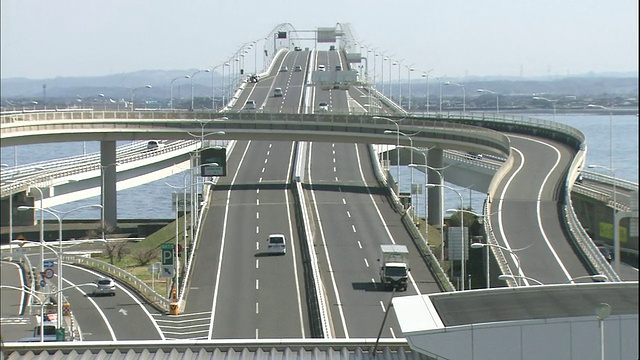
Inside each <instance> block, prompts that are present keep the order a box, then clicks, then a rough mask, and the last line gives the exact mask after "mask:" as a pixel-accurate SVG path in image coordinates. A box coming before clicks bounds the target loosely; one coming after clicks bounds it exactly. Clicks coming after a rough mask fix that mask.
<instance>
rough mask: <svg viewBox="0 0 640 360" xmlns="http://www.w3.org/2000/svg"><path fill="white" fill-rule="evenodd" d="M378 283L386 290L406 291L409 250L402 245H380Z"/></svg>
mask: <svg viewBox="0 0 640 360" xmlns="http://www.w3.org/2000/svg"><path fill="white" fill-rule="evenodd" d="M378 261H379V262H380V282H381V283H382V285H383V286H384V287H385V289H387V288H396V289H397V290H400V291H405V290H407V282H408V280H409V270H410V269H409V250H407V247H406V246H404V245H380V258H379V259H378Z"/></svg>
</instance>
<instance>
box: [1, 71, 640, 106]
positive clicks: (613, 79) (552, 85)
mask: <svg viewBox="0 0 640 360" xmlns="http://www.w3.org/2000/svg"><path fill="white" fill-rule="evenodd" d="M195 71H197V70H196V69H189V70H142V71H136V72H131V73H121V74H114V75H106V76H96V77H57V78H53V79H25V78H8V79H1V80H0V91H1V93H0V94H1V96H2V100H3V101H5V100H11V99H34V100H37V99H41V98H42V97H43V94H44V91H43V85H45V84H46V97H47V98H70V99H73V98H76V97H78V96H79V97H82V98H85V97H95V96H97V95H98V94H104V95H105V96H108V97H111V98H114V99H115V98H124V99H126V98H128V97H129V96H130V93H131V89H133V88H136V87H141V86H144V85H147V84H148V85H151V86H152V88H151V89H148V90H145V97H147V98H157V99H166V98H168V97H169V92H170V82H171V79H175V78H177V77H182V76H184V75H190V74H193V73H194V72H195ZM212 76H213V78H212ZM221 80H222V76H221V75H220V74H219V73H213V74H209V73H206V74H205V73H200V74H198V75H197V76H195V77H194V94H195V96H203V97H204V96H211V93H212V91H211V86H212V81H213V83H214V86H215V87H216V91H217V92H220V91H221V85H222V81H221ZM412 80H413V81H412V83H411V84H412V86H411V91H412V95H413V96H420V94H423V95H424V94H425V92H426V86H425V85H426V83H425V78H422V77H417V78H414V79H412ZM449 80H451V81H452V82H457V83H462V84H464V86H465V88H466V91H467V96H471V95H472V93H473V94H474V95H475V94H476V90H477V89H481V88H484V89H489V90H491V91H494V92H497V93H500V94H503V95H521V94H548V95H576V96H602V95H604V94H606V95H609V96H622V97H634V98H637V97H638V74H637V73H635V74H631V73H628V74H627V73H625V74H602V75H597V74H587V75H582V76H567V77H554V78H548V77H544V78H542V77H541V78H528V79H523V78H515V77H469V78H467V79H449ZM227 81H228V79H227ZM407 84H408V81H407V80H405V81H404V83H403V92H405V94H406V91H407ZM379 85H380V84H379ZM387 86H388V85H387ZM391 86H392V88H393V90H392V91H393V92H395V93H397V91H398V84H397V83H393V84H392V85H391ZM438 87H439V84H438V82H437V81H436V80H435V79H434V78H433V77H430V78H429V88H430V92H431V93H432V94H434V95H435V94H437V92H438V91H439V88H438ZM173 91H174V96H176V97H179V96H182V97H189V96H190V94H191V82H190V80H189V79H178V80H176V81H174V83H173ZM445 91H447V92H450V91H451V89H447V90H445Z"/></svg>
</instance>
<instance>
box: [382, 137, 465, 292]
mask: <svg viewBox="0 0 640 360" xmlns="http://www.w3.org/2000/svg"><path fill="white" fill-rule="evenodd" d="M369 155H370V161H371V163H372V164H373V169H374V173H375V175H376V178H377V179H378V182H379V183H380V184H381V185H382V186H384V187H387V188H388V189H389V195H390V196H391V198H392V199H393V205H394V207H395V209H396V211H397V212H398V213H400V214H402V222H403V223H404V225H405V227H406V228H407V230H408V231H409V233H410V235H411V238H412V239H413V241H414V242H415V243H416V245H417V247H418V249H420V252H421V255H422V258H423V259H424V260H425V262H426V263H427V266H428V267H429V268H431V271H433V273H434V274H435V275H436V281H438V283H439V284H440V288H441V289H443V290H444V291H455V287H454V286H453V284H452V283H451V280H449V277H448V276H447V273H446V272H445V271H444V269H442V266H440V263H439V262H438V259H437V258H436V256H435V255H434V254H433V252H432V251H431V248H430V247H429V244H428V243H427V241H426V240H425V239H424V237H423V236H422V234H421V233H420V231H419V230H418V228H417V227H416V225H415V224H414V222H413V220H412V219H411V216H410V215H409V214H408V213H407V212H406V211H405V210H404V207H403V206H402V203H401V202H400V198H399V197H398V195H397V194H396V192H395V190H394V189H393V188H392V187H390V186H389V182H388V181H387V177H386V176H385V174H384V172H383V170H382V168H381V167H380V162H379V161H378V158H377V154H376V151H375V149H373V146H372V145H369ZM443 245H444V244H443Z"/></svg>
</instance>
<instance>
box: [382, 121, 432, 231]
mask: <svg viewBox="0 0 640 360" xmlns="http://www.w3.org/2000/svg"><path fill="white" fill-rule="evenodd" d="M384 133H385V134H393V133H396V134H398V135H402V136H404V137H406V138H407V139H409V145H410V146H409V147H410V148H412V149H414V147H413V139H412V138H411V137H412V136H415V135H417V134H419V133H420V132H419V131H418V132H417V133H414V134H405V133H403V132H402V131H398V130H396V131H393V130H385V131H384ZM401 148H403V147H402V146H400V143H398V145H397V149H396V151H397V152H398V156H399V154H400V149H401ZM410 156H411V159H410V160H409V162H410V163H411V164H413V151H411V153H410ZM425 163H426V160H425ZM399 165H400V163H399V162H398V166H399ZM398 191H400V190H398ZM409 192H410V193H411V204H412V205H411V208H413V169H411V186H409ZM412 212H413V215H414V216H413V218H414V219H413V220H414V222H415V211H412Z"/></svg>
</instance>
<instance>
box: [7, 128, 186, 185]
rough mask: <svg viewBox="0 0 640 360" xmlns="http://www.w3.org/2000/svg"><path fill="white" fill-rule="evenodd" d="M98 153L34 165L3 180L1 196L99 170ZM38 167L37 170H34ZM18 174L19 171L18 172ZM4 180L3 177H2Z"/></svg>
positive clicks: (142, 155) (138, 156)
mask: <svg viewBox="0 0 640 360" xmlns="http://www.w3.org/2000/svg"><path fill="white" fill-rule="evenodd" d="M197 143H198V141H197V140H187V141H176V142H173V143H171V144H169V145H168V146H165V147H162V148H158V149H156V150H153V151H147V150H146V149H145V151H140V152H138V153H127V154H126V156H118V157H117V162H118V163H120V164H126V163H132V162H136V161H140V160H144V159H147V158H150V157H154V156H158V155H161V154H166V153H170V152H172V151H176V150H179V149H184V148H185V147H189V146H194V145H195V144H197ZM98 158H99V155H97V157H94V156H93V155H91V156H90V157H89V158H88V159H86V158H84V160H83V161H77V160H76V159H68V160H66V161H64V162H61V163H59V164H58V166H55V167H54V166H47V165H46V164H47V163H46V162H45V163H43V164H42V165H44V168H43V169H41V168H42V166H36V167H34V168H33V169H34V170H33V171H31V172H30V173H27V175H28V176H21V177H17V178H14V179H11V181H10V182H9V181H5V182H3V183H2V185H1V187H0V189H1V190H0V194H1V196H2V197H5V196H8V195H9V194H12V193H15V192H18V191H23V190H26V189H27V188H28V187H29V186H38V185H39V186H48V185H51V181H52V180H53V179H61V178H64V177H68V176H72V175H77V174H81V173H86V172H89V171H95V170H100V169H101V167H102V165H101V164H100V161H99V160H98ZM36 169H38V170H36ZM18 175H20V173H18ZM3 180H4V179H3Z"/></svg>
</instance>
